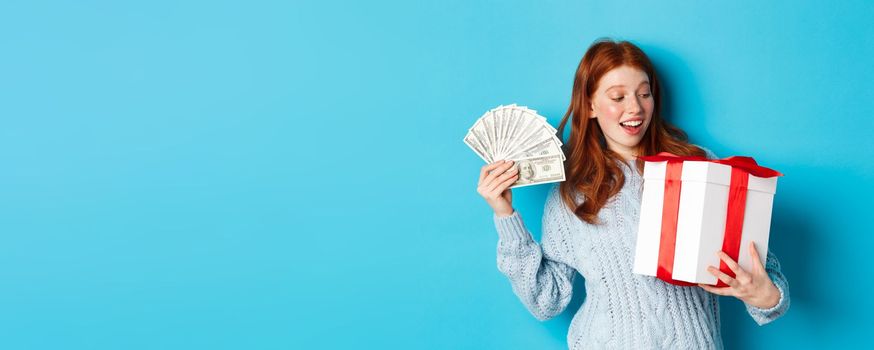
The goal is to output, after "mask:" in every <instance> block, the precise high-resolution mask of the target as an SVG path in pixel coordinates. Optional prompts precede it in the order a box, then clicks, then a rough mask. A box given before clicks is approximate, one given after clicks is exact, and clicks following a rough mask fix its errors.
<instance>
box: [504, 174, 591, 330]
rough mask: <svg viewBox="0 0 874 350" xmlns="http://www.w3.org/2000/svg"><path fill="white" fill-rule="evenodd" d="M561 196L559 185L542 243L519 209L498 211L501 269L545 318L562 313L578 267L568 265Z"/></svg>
mask: <svg viewBox="0 0 874 350" xmlns="http://www.w3.org/2000/svg"><path fill="white" fill-rule="evenodd" d="M560 209H561V200H560V196H559V195H558V190H557V187H555V186H553V189H552V191H550V194H549V196H548V198H547V200H546V205H545V209H544V213H543V225H542V226H543V235H542V236H543V237H542V239H541V241H542V243H541V244H537V242H535V241H534V239H533V237H532V235H531V232H530V231H529V230H528V229H527V227H526V226H525V224H524V222H523V221H522V217H521V215H520V214H519V212H518V211H514V212H513V214H512V215H510V216H507V217H499V216H498V215H497V214H494V221H495V227H496V228H497V230H498V248H497V253H498V270H500V271H501V273H503V274H504V275H505V276H507V278H508V279H509V280H510V284H511V285H512V287H513V292H514V293H515V294H516V296H518V297H519V299H520V300H521V301H522V303H523V304H525V307H526V308H527V309H528V311H530V312H531V314H533V315H534V317H535V318H537V319H538V320H540V321H545V320H548V319H550V318H553V317H555V316H556V315H558V314H560V313H562V311H564V309H565V308H566V307H567V305H568V303H569V302H570V300H571V295H572V292H573V280H574V277H575V276H576V271H575V270H574V268H573V267H571V266H570V265H568V263H567V262H568V260H567V259H568V257H569V256H570V254H569V253H568V252H567V251H566V250H565V249H563V247H565V244H564V243H565V242H564V241H563V240H564V233H565V232H564V231H567V227H562V226H561V223H562V222H563V220H561V219H560V218H559V215H562V213H561V211H560Z"/></svg>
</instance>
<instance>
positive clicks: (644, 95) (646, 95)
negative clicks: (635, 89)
mask: <svg viewBox="0 0 874 350" xmlns="http://www.w3.org/2000/svg"><path fill="white" fill-rule="evenodd" d="M650 95H651V94H650V93H648V92H647V93H645V94H640V96H641V97H643V98H647V97H649V96H650Z"/></svg>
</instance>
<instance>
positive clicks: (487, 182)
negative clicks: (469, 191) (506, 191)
mask: <svg viewBox="0 0 874 350" xmlns="http://www.w3.org/2000/svg"><path fill="white" fill-rule="evenodd" d="M512 166H513V161H512V160H509V161H505V162H504V163H501V164H498V166H497V167H495V168H493V169H491V171H489V173H488V175H486V177H485V178H484V179H483V181H482V182H481V183H480V186H482V187H485V188H486V189H488V188H491V187H493V186H492V185H493V183H492V182H493V181H494V180H495V179H496V178H497V177H498V176H500V175H502V174H504V172H506V171H507V169H510V167H512Z"/></svg>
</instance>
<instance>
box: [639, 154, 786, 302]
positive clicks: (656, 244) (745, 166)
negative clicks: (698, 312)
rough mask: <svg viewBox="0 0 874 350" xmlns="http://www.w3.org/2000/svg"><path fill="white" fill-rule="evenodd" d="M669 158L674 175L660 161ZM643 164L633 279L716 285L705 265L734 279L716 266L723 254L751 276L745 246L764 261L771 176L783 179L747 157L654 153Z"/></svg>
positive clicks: (774, 181)
mask: <svg viewBox="0 0 874 350" xmlns="http://www.w3.org/2000/svg"><path fill="white" fill-rule="evenodd" d="M672 157H673V158H674V159H672V160H671V161H670V162H671V163H673V165H671V166H672V167H673V169H672V170H669V169H668V168H669V164H668V163H669V161H668V160H667V159H666V158H672ZM643 159H645V160H647V161H646V163H645V165H644V174H643V177H644V184H643V197H642V198H641V208H640V221H639V225H638V233H637V243H636V246H635V257H634V268H633V271H634V273H637V274H642V275H648V276H656V277H658V278H660V279H663V280H665V281H667V282H670V283H673V284H678V285H694V284H696V283H703V284H710V285H714V284H717V282H719V281H718V279H717V278H716V276H714V275H713V274H711V273H710V272H708V271H707V267H708V266H715V267H718V268H720V269H721V270H722V271H723V272H726V273H727V274H728V275H729V276H734V273H733V272H731V270H730V269H728V267H727V266H725V265H723V266H720V259H719V256H718V255H717V254H716V252H717V251H720V250H723V251H725V252H726V253H728V254H729V256H731V257H732V258H733V259H735V261H737V262H738V264H739V265H740V266H741V268H743V269H744V270H746V271H751V269H752V266H753V260H752V257H751V256H750V254H749V242H750V241H754V242H755V245H756V249H757V251H758V253H759V255H760V257H759V258H760V261H761V262H762V263H764V262H765V260H764V259H765V258H766V257H767V252H768V238H769V233H770V226H771V209H772V205H773V200H774V193H775V191H776V188H777V176H781V175H782V174H780V173H778V172H776V171H774V170H771V169H767V168H763V167H759V166H758V165H756V164H755V161H754V160H752V158H747V157H731V158H727V159H724V160H704V159H703V158H698V157H676V156H673V155H670V156H667V155H663V154H660V155H659V156H654V157H643ZM650 159H652V160H653V161H650ZM663 159H664V160H663ZM681 159H683V160H681ZM688 159H698V160H688ZM678 171H679V173H678ZM753 173H755V174H757V175H761V176H756V175H753ZM733 176H734V177H735V178H734V179H732V177H733ZM678 177H679V180H680V182H679V183H677V181H676V180H677V178H678ZM666 184H668V185H669V186H666ZM732 186H734V188H733V190H734V193H731V190H732ZM666 190H667V192H666ZM666 196H667V200H666ZM677 197H679V198H677ZM730 197H731V198H730ZM744 202H745V203H744ZM730 204H733V208H732V209H729V205H730ZM674 222H675V226H674V224H673V223H674ZM727 222H728V223H729V231H728V232H727V231H726V223H727ZM738 231H739V232H738ZM726 238H728V239H726ZM738 241H739V244H738ZM724 243H725V244H726V245H724ZM671 255H672V256H671ZM738 258H739V259H738ZM684 282H685V283H684ZM719 284H720V285H724V284H722V283H719Z"/></svg>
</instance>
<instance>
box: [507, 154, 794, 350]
mask: <svg viewBox="0 0 874 350" xmlns="http://www.w3.org/2000/svg"><path fill="white" fill-rule="evenodd" d="M707 152H708V156H710V158H715V157H714V156H713V155H712V152H710V151H709V150H707ZM633 164H634V163H633V162H632V161H629V162H627V163H626V162H623V163H621V164H620V167H621V168H622V169H623V172H624V173H625V185H624V186H623V187H622V190H621V191H620V192H619V193H618V194H616V195H615V196H614V197H612V198H611V199H610V200H608V202H607V204H606V205H605V206H604V207H603V208H602V209H601V211H600V212H599V213H598V218H599V219H600V220H601V222H602V224H601V225H591V224H588V223H586V222H585V221H582V220H580V219H579V218H577V217H576V216H575V215H574V214H573V212H572V211H571V210H570V209H568V208H567V207H566V206H565V205H564V203H563V202H562V201H561V197H560V195H559V191H558V185H557V184H553V185H551V188H550V190H549V194H548V196H547V199H546V205H545V208H544V211H543V225H542V228H543V232H542V233H543V234H542V239H541V243H540V244H538V243H537V242H535V241H534V239H533V238H532V235H531V232H530V231H529V230H528V229H527V228H526V226H525V224H524V222H523V221H522V216H521V214H520V213H519V212H518V211H515V212H514V213H513V214H512V215H510V216H507V217H500V216H498V215H497V214H494V215H493V217H494V221H495V226H496V228H497V230H498V247H497V253H498V259H497V262H498V270H500V271H501V273H503V274H504V275H506V276H507V278H508V279H509V280H510V283H511V285H512V287H513V292H514V293H515V294H516V295H517V296H518V297H519V299H520V300H521V301H522V303H523V304H525V307H526V308H527V309H528V310H529V311H530V312H531V313H532V314H533V315H534V317H536V318H537V319H538V320H541V321H543V320H547V319H550V318H552V317H554V316H556V315H558V314H560V313H562V312H563V311H564V309H565V308H566V307H567V305H568V303H569V302H570V300H571V293H572V289H573V288H572V286H573V280H574V278H575V277H576V276H577V272H579V273H580V274H581V275H582V276H583V278H584V280H585V287H586V299H585V301H584V302H583V305H582V307H580V309H579V310H577V311H576V314H575V315H574V317H573V320H572V321H571V325H570V329H569V331H568V335H567V341H568V347H569V348H570V349H601V348H608V349H722V348H723V344H722V336H721V334H720V321H719V303H718V299H717V298H718V297H719V296H718V295H715V294H711V293H708V292H707V291H705V290H703V289H701V288H700V287H697V286H694V287H681V286H675V285H672V284H669V283H666V282H664V281H662V280H659V279H657V278H655V277H650V276H643V275H638V274H634V273H632V272H631V271H632V264H633V260H634V245H635V241H636V235H637V223H638V218H639V211H640V199H641V193H642V192H641V188H642V184H643V179H642V177H641V175H640V174H638V172H637V170H636V169H634V166H633ZM578 198H579V199H580V200H581V198H582V197H581V196H578ZM765 268H766V270H767V272H768V275H769V276H770V277H771V280H772V281H774V284H775V285H776V286H777V288H778V289H779V290H780V301H779V302H778V303H777V305H776V306H774V307H773V308H770V309H760V308H757V307H755V306H751V305H749V304H745V305H746V310H747V312H748V313H749V315H750V316H751V317H752V318H753V320H755V321H756V323H758V324H759V325H764V324H766V323H768V322H771V321H773V320H774V319H776V318H778V317H780V316H781V315H783V314H784V313H786V311H787V310H788V308H789V290H788V282H787V281H786V278H785V277H784V276H783V273H782V272H781V270H780V263H779V261H778V260H777V258H776V257H775V256H774V254H773V253H772V252H771V251H768V254H767V259H766V263H765Z"/></svg>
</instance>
